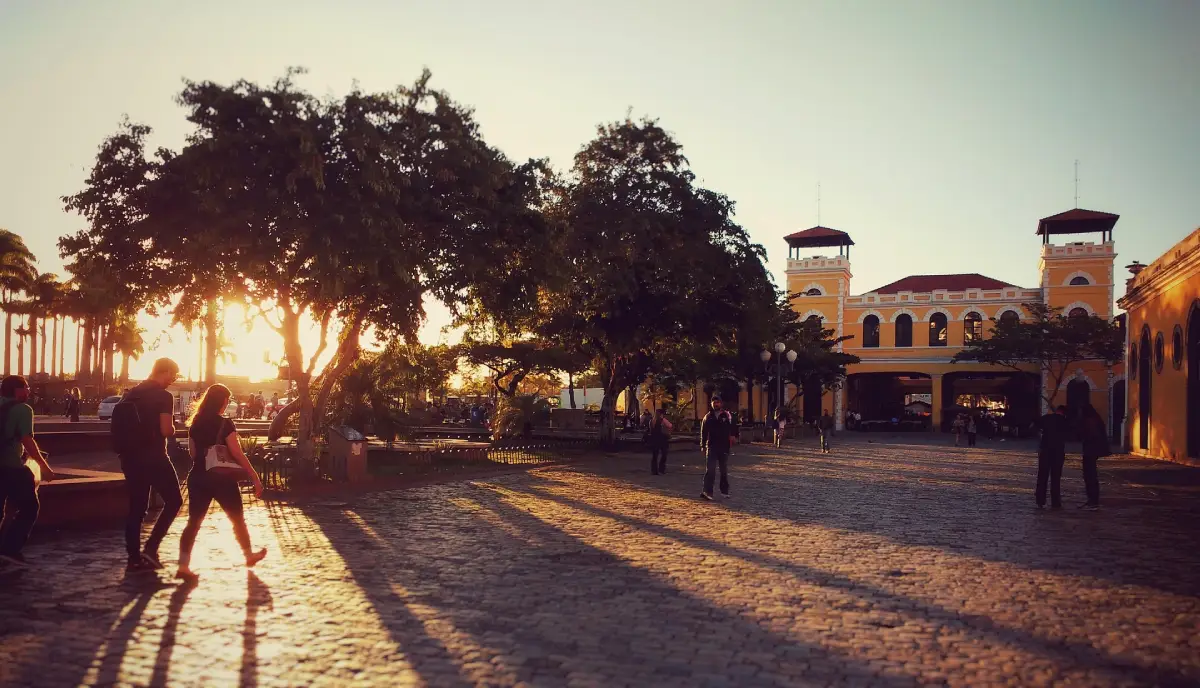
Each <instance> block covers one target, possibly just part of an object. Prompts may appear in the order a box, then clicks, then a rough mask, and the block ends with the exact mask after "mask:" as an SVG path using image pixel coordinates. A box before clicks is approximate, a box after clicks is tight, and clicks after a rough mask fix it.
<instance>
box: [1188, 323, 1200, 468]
mask: <svg viewBox="0 0 1200 688" xmlns="http://www.w3.org/2000/svg"><path fill="white" fill-rule="evenodd" d="M1187 452H1188V456H1190V457H1192V458H1200V301H1196V302H1194V303H1193V304H1192V311H1191V312H1190V313H1188V324H1187Z"/></svg>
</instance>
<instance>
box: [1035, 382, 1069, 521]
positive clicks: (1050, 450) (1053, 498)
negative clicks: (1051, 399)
mask: <svg viewBox="0 0 1200 688" xmlns="http://www.w3.org/2000/svg"><path fill="white" fill-rule="evenodd" d="M1038 424H1039V425H1040V426H1041V430H1042V438H1041V440H1040V441H1039V443H1038V472H1037V488H1036V490H1035V491H1034V493H1033V496H1034V499H1035V500H1036V501H1037V507H1038V508H1039V509H1043V508H1045V506H1046V481H1047V480H1049V481H1050V508H1051V509H1061V508H1062V470H1063V462H1065V461H1066V459H1067V407H1066V406H1058V407H1056V408H1055V409H1054V413H1047V414H1046V415H1044V416H1042V418H1041V420H1040V421H1039V423H1038Z"/></svg>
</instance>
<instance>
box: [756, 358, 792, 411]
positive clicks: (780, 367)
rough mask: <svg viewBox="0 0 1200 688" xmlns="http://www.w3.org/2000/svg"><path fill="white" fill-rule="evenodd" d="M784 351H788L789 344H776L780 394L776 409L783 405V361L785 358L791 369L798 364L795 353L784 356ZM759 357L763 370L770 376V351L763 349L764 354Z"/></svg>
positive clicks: (776, 367) (776, 365)
mask: <svg viewBox="0 0 1200 688" xmlns="http://www.w3.org/2000/svg"><path fill="white" fill-rule="evenodd" d="M784 351H787V344H784V343H783V342H775V353H776V354H778V355H777V356H776V357H775V378H776V380H777V383H776V384H777V385H778V387H777V390H778V394H777V396H776V397H775V407H776V408H778V407H779V406H780V405H782V404H783V360H784V359H785V358H786V359H787V362H788V368H789V369H791V366H792V365H793V364H794V363H795V362H796V352H795V351H788V352H787V353H786V354H784ZM758 357H759V358H760V359H762V362H763V368H764V369H766V370H767V371H768V374H770V370H769V368H768V366H769V365H770V363H771V352H770V350H768V349H763V350H762V353H760V354H759V355H758Z"/></svg>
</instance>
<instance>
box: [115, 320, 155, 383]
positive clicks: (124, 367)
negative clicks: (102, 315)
mask: <svg viewBox="0 0 1200 688" xmlns="http://www.w3.org/2000/svg"><path fill="white" fill-rule="evenodd" d="M145 332H146V330H144V329H142V328H140V327H138V326H137V320H136V319H135V318H134V317H133V316H126V317H124V318H122V320H121V322H119V323H117V325H116V326H114V327H113V329H112V334H111V337H112V342H113V347H114V348H115V349H116V351H117V352H118V353H120V354H121V383H122V384H124V383H126V382H129V359H130V358H141V356H142V354H143V353H145V350H146V340H145V339H144V338H143V337H142V335H143V334H145Z"/></svg>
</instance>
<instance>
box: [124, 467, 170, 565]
mask: <svg viewBox="0 0 1200 688" xmlns="http://www.w3.org/2000/svg"><path fill="white" fill-rule="evenodd" d="M121 472H122V473H124V474H125V491H126V493H127V494H128V496H129V513H128V515H127V516H126V517H125V551H126V552H127V553H128V554H129V558H130V559H136V558H137V557H139V556H140V555H141V552H142V549H141V546H140V541H141V539H142V520H143V519H145V518H146V509H147V508H148V507H149V506H150V489H151V488H153V489H154V491H155V492H157V493H158V495H159V496H160V497H162V500H163V510H162V513H160V514H159V515H158V520H157V521H155V522H154V528H153V529H152V530H151V531H150V537H148V538H146V551H147V552H151V553H157V552H158V546H159V545H160V544H162V541H163V538H164V537H166V536H167V530H168V529H170V527H171V522H172V521H174V520H175V516H176V515H177V514H178V513H179V507H181V506H183V495H181V494H180V493H179V476H178V475H176V473H175V467H174V466H173V465H171V460H170V459H168V458H167V457H166V456H150V457H130V458H122V459H121Z"/></svg>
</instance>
